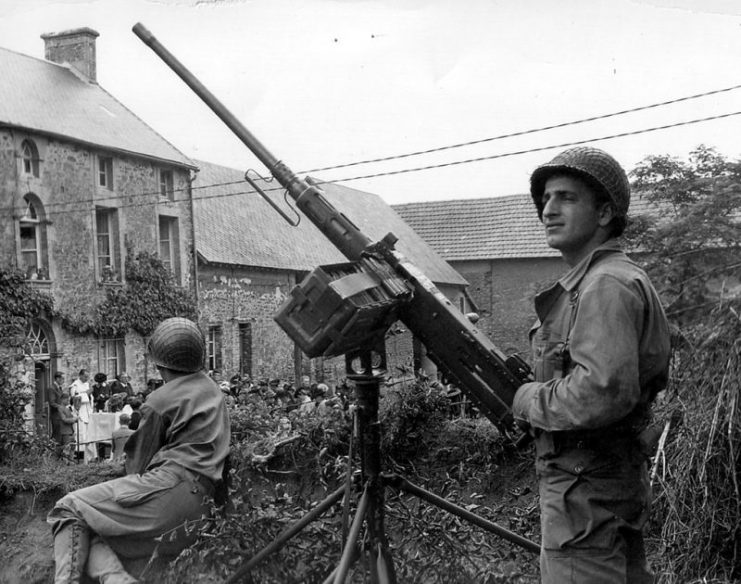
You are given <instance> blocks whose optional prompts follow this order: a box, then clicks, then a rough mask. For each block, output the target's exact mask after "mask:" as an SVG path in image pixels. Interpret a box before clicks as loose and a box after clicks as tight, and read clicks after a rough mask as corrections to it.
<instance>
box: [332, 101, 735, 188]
mask: <svg viewBox="0 0 741 584" xmlns="http://www.w3.org/2000/svg"><path fill="white" fill-rule="evenodd" d="M740 114H741V111H737V112H730V113H725V114H719V115H717V116H707V117H704V118H696V119H694V120H687V121H684V122H676V123H673V124H665V125H663V126H654V127H652V128H644V129H641V130H632V131H630V132H621V133H619V134H610V135H608V136H601V137H598V138H587V139H586V140H577V141H574V142H563V143H561V144H551V145H549V146H540V147H537V148H528V149H526V150H515V151H512V152H505V153H503V154H492V155H490V156H480V157H478V158H467V159H466V160H457V161H454V162H442V163H440V164H430V165H428V166H418V167H415V168H404V169H401V170H391V171H385V172H379V173H375V174H366V175H362V176H353V177H349V178H344V179H337V180H332V181H323V182H332V183H335V182H347V181H353V180H362V179H366V178H376V177H381V176H392V175H396V174H405V173H407V172H420V171H423V170H431V169H434V168H444V167H446V166H456V165H459V164H471V163H473V162H482V161H484V160H495V159H497V158H506V157H508V156H519V155H521V154H529V153H531V152H541V151H543V150H551V149H553V148H566V147H568V146H579V145H582V144H589V143H591V142H600V141H602V140H611V139H613V138H624V137H626V136H636V135H638V134H647V133H648V132H656V131H658V130H668V129H669V128H677V127H680V126H689V125H691V124H699V123H701V122H709V121H712V120H720V119H723V118H730V117H732V116H737V115H740Z"/></svg>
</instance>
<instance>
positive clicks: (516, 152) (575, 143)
mask: <svg viewBox="0 0 741 584" xmlns="http://www.w3.org/2000/svg"><path fill="white" fill-rule="evenodd" d="M737 115H741V111H736V112H729V113H725V114H718V115H715V116H706V117H703V118H695V119H693V120H685V121H683V122H675V123H672V124H664V125H661V126H654V127H651V128H643V129H639V130H631V131H628V132H620V133H618V134H609V135H607V136H600V137H597V138H587V139H584V140H576V141H572V142H562V143H560V144H550V145H548V146H539V147H535V148H527V149H524V150H514V151H511V152H504V153H501V154H492V155H489V156H480V157H477V158H468V159H465V160H456V161H452V162H443V163H439V164H431V165H427V166H419V167H414V168H404V169H399V170H391V171H384V172H378V173H374V174H366V175H361V176H352V177H346V178H339V179H333V180H323V181H319V183H320V184H334V183H343V182H350V181H355V180H363V179H368V178H378V177H383V176H394V175H398V174H406V173H411V172H421V171H424V170H433V169H436V168H444V167H447V166H458V165H461V164H472V163H474V162H483V161H486V160H496V159H499V158H507V157H511V156H519V155H522V154H529V153H533V152H542V151H544V150H551V149H554V148H567V147H570V146H579V145H583V144H589V143H592V142H600V141H603V140H612V139H614V138H624V137H626V136H636V135H639V134H647V133H649V132H657V131H659V130H667V129H670V128H677V127H681V126H689V125H692V124H699V123H702V122H709V121H712V120H719V119H724V118H730V117H733V116H737ZM308 172H311V171H308ZM269 180H272V179H269ZM231 184H243V182H242V181H234V182H225V183H218V184H217V185H203V186H202V187H200V188H209V187H212V188H213V187H215V186H226V185H231ZM180 190H181V191H182V190H184V189H180ZM263 190H264V191H265V192H270V191H280V190H284V189H283V187H282V186H277V187H272V188H266V189H263ZM155 193H159V191H155ZM250 193H255V191H254V190H248V191H237V192H234V193H218V194H214V195H206V196H202V197H194V198H193V200H194V201H202V200H207V199H218V198H223V197H232V196H236V195H243V194H250ZM135 196H136V195H126V197H135ZM117 198H123V197H121V196H119V197H117ZM99 200H100V199H94V200H93V199H86V200H84V201H72V202H66V203H63V204H65V205H85V206H87V205H89V204H95V203H97V202H98V201H99ZM188 200H189V199H188V198H187V197H186V198H184V199H174V200H167V201H162V203H164V204H174V203H182V202H187V201H188ZM158 203H160V201H155V202H153V201H143V202H136V203H125V204H123V205H120V206H118V207H116V209H124V208H130V207H143V206H148V205H155V204H158ZM60 204H62V203H60ZM11 209H12V208H11ZM86 210H89V208H82V209H68V210H62V211H54V212H50V213H48V214H49V215H63V214H67V213H79V212H81V211H86Z"/></svg>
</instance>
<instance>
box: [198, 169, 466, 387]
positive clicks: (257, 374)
mask: <svg viewBox="0 0 741 584" xmlns="http://www.w3.org/2000/svg"><path fill="white" fill-rule="evenodd" d="M197 164H198V166H199V172H198V175H197V178H196V179H195V180H194V182H193V201H194V208H195V226H196V248H197V254H198V264H197V272H198V295H199V307H200V312H201V313H200V322H201V325H202V327H203V329H204V331H206V332H207V334H208V347H209V355H208V360H209V368H211V369H218V370H220V372H221V373H222V376H223V377H225V378H228V377H229V376H231V375H233V374H234V373H240V374H243V375H249V376H250V377H252V378H253V379H257V378H278V379H282V380H291V381H295V380H298V379H300V377H301V376H302V375H309V376H310V377H311V378H312V381H322V380H327V381H336V380H338V379H340V378H342V377H344V360H343V359H342V358H335V359H327V360H323V359H313V360H309V359H307V358H306V357H305V356H304V355H302V353H301V351H300V350H299V349H298V348H297V347H296V346H295V345H294V343H292V342H289V340H288V337H287V336H286V334H285V333H284V332H283V331H282V330H281V329H280V328H279V327H278V325H277V324H276V323H275V322H274V320H273V316H274V314H275V312H276V310H277V309H278V308H279V306H280V305H281V304H282V303H283V302H284V300H285V299H286V297H287V294H288V293H289V291H290V290H291V289H292V288H293V287H294V286H295V285H296V284H297V283H298V282H300V281H301V280H302V279H303V278H304V276H305V275H306V274H308V273H309V272H311V271H312V270H313V269H314V268H316V267H317V266H320V265H327V264H339V263H345V262H347V259H346V258H345V257H344V256H343V255H342V254H341V253H340V252H339V251H338V250H337V249H336V248H335V247H334V245H333V244H332V243H330V242H329V240H328V239H327V238H326V237H325V236H324V235H323V234H322V233H321V232H320V231H319V230H318V229H317V228H316V227H315V226H314V225H313V224H312V223H311V222H310V221H309V220H308V219H306V217H303V216H302V214H301V213H300V212H299V211H295V212H294V211H293V205H292V203H293V201H291V206H289V205H288V203H287V202H286V201H285V199H284V196H283V190H282V189H281V187H280V186H279V185H276V184H275V182H272V183H269V182H266V181H262V180H258V184H261V185H262V187H261V188H262V190H263V191H264V192H265V193H266V194H267V196H269V197H270V199H271V200H272V201H273V202H274V203H275V204H276V205H278V207H279V208H281V209H282V210H283V211H284V212H285V213H286V215H288V216H289V217H290V218H292V219H294V220H298V225H297V226H295V227H292V226H290V225H289V224H288V223H287V222H286V221H285V220H284V219H283V218H282V217H280V215H279V214H278V213H277V212H276V211H275V210H274V209H273V208H271V206H270V205H269V204H268V203H267V202H266V201H265V200H264V199H263V198H262V197H261V196H260V195H259V194H258V193H257V192H255V191H254V190H253V189H251V188H250V187H249V186H248V184H247V183H246V182H245V181H244V171H242V170H235V169H232V168H226V167H223V166H218V165H215V164H210V163H207V162H201V161H198V162H197ZM321 188H322V189H323V190H324V192H325V196H326V198H327V199H328V201H329V202H330V203H331V204H332V205H334V206H335V207H336V208H337V209H338V210H339V211H341V212H342V213H344V214H345V216H347V217H348V218H349V219H350V220H351V221H353V222H354V223H355V224H356V225H357V226H358V227H359V228H360V230H361V231H363V232H364V233H365V234H366V235H367V236H368V237H370V238H371V239H372V240H373V241H378V240H380V239H381V238H383V237H384V236H385V235H386V234H387V233H389V232H391V233H393V234H394V235H395V236H396V237H397V238H398V239H399V241H398V244H397V249H398V250H399V251H400V252H401V253H403V254H404V255H405V256H406V257H407V258H408V259H409V260H411V261H412V262H413V263H414V264H415V265H416V266H417V267H418V268H420V269H421V270H422V271H423V272H424V273H425V274H426V275H427V276H428V277H429V278H430V279H431V280H432V281H433V282H434V283H435V284H436V286H437V287H438V288H439V289H440V291H441V292H442V293H443V294H445V295H446V296H447V297H448V299H449V300H451V302H453V304H454V305H455V306H456V307H459V308H460V309H461V310H462V311H463V312H468V311H470V310H471V300H470V298H469V297H468V296H467V293H466V288H465V287H466V284H467V283H466V281H465V279H464V278H462V277H461V275H460V274H458V273H457V272H456V271H455V270H454V269H452V268H451V266H450V265H449V264H448V263H446V262H445V261H444V260H443V259H442V258H441V257H440V255H439V254H438V253H436V252H435V251H434V250H433V249H432V247H431V246H430V245H427V244H426V243H425V242H424V241H423V240H422V239H421V238H420V236H419V235H418V234H417V233H415V232H414V231H413V230H412V229H411V228H410V226H409V225H408V224H406V223H405V222H404V221H403V220H402V219H401V218H400V217H399V215H398V214H397V213H395V212H394V211H393V210H392V208H391V207H389V206H388V205H387V204H386V203H384V202H383V200H382V199H381V198H380V197H378V196H377V195H373V194H370V193H365V192H362V191H358V190H355V189H351V188H348V187H344V186H341V185H335V184H331V183H327V184H322V185H321ZM289 200H290V198H289ZM386 351H387V355H388V364H389V368H388V369H389V376H391V377H394V376H399V375H401V374H402V372H404V371H405V372H408V373H409V374H412V373H413V371H414V370H415V365H416V366H422V365H424V366H426V367H429V364H428V363H426V361H425V360H424V357H423V353H424V351H423V348H422V347H421V346H419V345H418V344H417V343H415V342H414V340H413V338H412V335H411V334H410V333H409V331H406V330H405V327H403V326H402V325H401V324H397V325H395V326H392V327H391V329H390V330H389V334H388V335H387V338H386ZM415 355H416V358H417V363H416V364H415V363H414V357H415Z"/></svg>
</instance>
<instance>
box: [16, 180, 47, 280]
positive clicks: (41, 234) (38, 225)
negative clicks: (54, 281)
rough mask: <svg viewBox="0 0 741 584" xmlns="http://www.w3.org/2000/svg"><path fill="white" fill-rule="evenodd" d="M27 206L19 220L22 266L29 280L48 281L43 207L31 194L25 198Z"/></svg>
mask: <svg viewBox="0 0 741 584" xmlns="http://www.w3.org/2000/svg"><path fill="white" fill-rule="evenodd" d="M23 202H24V203H25V205H26V208H25V210H24V211H23V215H22V216H21V217H20V218H19V219H18V227H19V232H20V266H21V269H22V270H23V271H24V272H26V277H27V278H28V279H29V280H48V279H49V270H48V263H47V262H46V258H45V255H46V231H45V229H46V225H45V222H44V221H43V206H42V205H41V201H39V200H38V198H37V197H36V196H35V195H33V194H31V193H29V194H27V195H26V196H25V197H23Z"/></svg>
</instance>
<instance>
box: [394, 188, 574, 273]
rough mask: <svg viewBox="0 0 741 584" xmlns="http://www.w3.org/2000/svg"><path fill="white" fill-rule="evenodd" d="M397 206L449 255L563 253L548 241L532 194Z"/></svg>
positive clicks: (453, 258)
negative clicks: (531, 196)
mask: <svg viewBox="0 0 741 584" xmlns="http://www.w3.org/2000/svg"><path fill="white" fill-rule="evenodd" d="M393 208H394V210H395V211H396V212H397V213H399V215H401V217H402V218H403V219H404V221H406V222H407V223H409V225H411V226H412V228H413V229H414V230H415V231H416V232H417V233H419V234H420V235H421V236H422V238H423V239H424V240H425V241H426V242H427V243H429V244H430V246H432V248H433V249H435V250H436V251H437V252H438V253H440V255H442V256H443V257H444V258H445V259H446V260H448V261H456V260H457V261H460V260H477V259H487V260H488V259H507V258H536V257H537V258H541V257H560V254H559V252H558V251H556V250H554V249H551V248H550V247H548V246H547V245H546V243H545V238H544V237H543V227H542V225H541V224H540V221H538V216H537V214H536V212H535V207H534V206H533V202H532V199H531V198H530V195H529V194H527V195H509V196H506V197H491V198H484V199H464V200H459V201H431V202H427V203H408V204H406V205H394V206H393Z"/></svg>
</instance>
